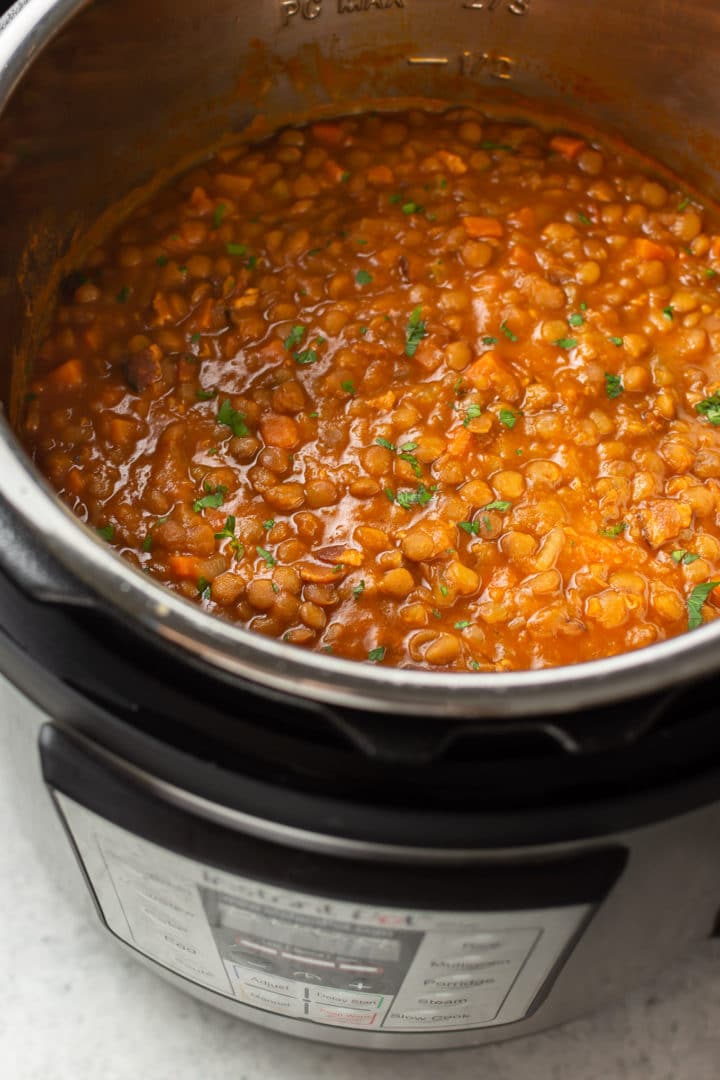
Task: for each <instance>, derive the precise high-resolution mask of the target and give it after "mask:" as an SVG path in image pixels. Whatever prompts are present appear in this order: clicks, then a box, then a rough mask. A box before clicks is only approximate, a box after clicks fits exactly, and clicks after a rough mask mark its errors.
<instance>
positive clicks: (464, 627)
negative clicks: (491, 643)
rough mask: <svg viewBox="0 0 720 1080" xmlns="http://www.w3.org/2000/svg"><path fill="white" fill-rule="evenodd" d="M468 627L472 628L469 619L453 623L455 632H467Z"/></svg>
mask: <svg viewBox="0 0 720 1080" xmlns="http://www.w3.org/2000/svg"><path fill="white" fill-rule="evenodd" d="M468 626H472V623H471V622H470V620H469V619H460V620H459V621H458V622H456V623H455V629H456V630H467V628H468Z"/></svg>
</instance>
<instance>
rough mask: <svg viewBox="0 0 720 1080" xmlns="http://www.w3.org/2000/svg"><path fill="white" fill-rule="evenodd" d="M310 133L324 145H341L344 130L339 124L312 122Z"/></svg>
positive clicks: (343, 138)
mask: <svg viewBox="0 0 720 1080" xmlns="http://www.w3.org/2000/svg"><path fill="white" fill-rule="evenodd" d="M312 133H313V135H314V136H315V138H316V139H317V141H318V142H319V143H323V145H324V146H342V145H343V143H344V142H345V132H344V131H343V129H342V128H341V127H340V125H339V124H313V126H312Z"/></svg>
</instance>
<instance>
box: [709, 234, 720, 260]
mask: <svg viewBox="0 0 720 1080" xmlns="http://www.w3.org/2000/svg"><path fill="white" fill-rule="evenodd" d="M710 254H711V255H712V257H713V258H714V259H720V236H713V237H711V238H710Z"/></svg>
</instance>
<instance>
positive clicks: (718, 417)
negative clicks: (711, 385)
mask: <svg viewBox="0 0 720 1080" xmlns="http://www.w3.org/2000/svg"><path fill="white" fill-rule="evenodd" d="M695 409H696V411H697V412H699V413H700V415H701V416H706V417H707V418H708V420H709V421H710V423H711V424H712V425H713V427H718V426H720V390H716V391H715V393H714V394H712V395H711V396H710V397H706V398H703V399H702V401H699V402H698V403H697V405H696V406H695Z"/></svg>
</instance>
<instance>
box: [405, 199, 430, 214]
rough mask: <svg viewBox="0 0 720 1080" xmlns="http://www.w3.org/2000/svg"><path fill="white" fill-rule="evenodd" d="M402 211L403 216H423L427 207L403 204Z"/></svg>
mask: <svg viewBox="0 0 720 1080" xmlns="http://www.w3.org/2000/svg"><path fill="white" fill-rule="evenodd" d="M400 209H401V210H402V212H403V214H408V215H410V214H422V213H423V212H424V210H425V207H424V206H419V205H418V204H417V203H414V202H406V203H403V204H402V206H401V207H400Z"/></svg>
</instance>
